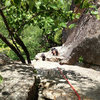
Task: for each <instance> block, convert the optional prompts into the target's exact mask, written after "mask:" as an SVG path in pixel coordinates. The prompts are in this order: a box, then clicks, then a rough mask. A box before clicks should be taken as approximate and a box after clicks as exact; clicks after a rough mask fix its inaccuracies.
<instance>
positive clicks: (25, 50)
mask: <svg viewBox="0 0 100 100" xmlns="http://www.w3.org/2000/svg"><path fill="white" fill-rule="evenodd" d="M0 14H1V16H2V18H3V21H4V23H5V25H6V28H7V30H8V32H9V35H10V36H11V37H13V38H14V39H15V40H16V42H17V43H18V44H19V45H20V46H21V47H22V49H23V51H24V52H25V54H26V57H27V61H28V63H31V60H30V55H29V52H28V50H27V48H26V46H25V45H24V43H23V41H22V40H21V39H20V37H19V36H18V35H17V34H16V36H14V34H15V33H14V32H13V31H12V30H11V29H10V27H9V25H8V22H7V19H6V17H5V16H4V13H3V11H2V10H1V9H0Z"/></svg>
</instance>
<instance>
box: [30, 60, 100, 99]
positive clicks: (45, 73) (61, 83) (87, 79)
mask: <svg viewBox="0 0 100 100" xmlns="http://www.w3.org/2000/svg"><path fill="white" fill-rule="evenodd" d="M32 63H33V65H34V67H35V68H36V69H37V71H38V73H37V74H38V75H39V76H40V79H41V82H40V91H39V98H38V100H48V99H50V100H78V98H77V96H76V95H75V93H74V91H73V90H72V88H71V87H70V85H69V84H68V83H67V82H66V80H65V79H64V78H63V77H62V75H61V74H60V71H59V70H58V68H57V67H59V68H61V70H62V71H63V73H64V75H65V76H66V77H67V79H68V80H69V82H70V83H71V84H72V85H73V87H74V88H75V89H76V91H77V92H78V93H79V95H80V97H81V99H82V100H99V99H100V77H99V75H100V71H96V70H94V69H89V68H83V67H80V66H75V65H74V66H73V65H60V64H59V63H58V62H50V61H41V60H38V61H33V62H32ZM99 68H100V67H99ZM46 98H47V99H46Z"/></svg>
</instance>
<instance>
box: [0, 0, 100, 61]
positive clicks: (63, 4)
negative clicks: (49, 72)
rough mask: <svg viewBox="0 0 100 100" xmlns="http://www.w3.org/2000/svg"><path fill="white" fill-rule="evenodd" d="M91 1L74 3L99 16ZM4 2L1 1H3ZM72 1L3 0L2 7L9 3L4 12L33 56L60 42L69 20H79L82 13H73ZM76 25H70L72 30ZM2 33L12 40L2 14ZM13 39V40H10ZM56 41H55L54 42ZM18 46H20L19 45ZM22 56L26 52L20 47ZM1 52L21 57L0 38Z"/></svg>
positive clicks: (0, 22)
mask: <svg viewBox="0 0 100 100" xmlns="http://www.w3.org/2000/svg"><path fill="white" fill-rule="evenodd" d="M90 1H92V0H84V2H83V0H75V4H76V5H78V4H81V5H80V8H88V7H91V8H93V9H95V10H93V11H91V14H94V15H96V17H97V18H98V19H100V16H99V15H98V12H97V11H96V8H95V6H93V5H92V4H91V3H90ZM1 3H2V4H1ZM71 3H72V0H2V2H1V1H0V8H1V7H2V6H6V9H5V10H4V11H3V12H4V14H5V15H6V18H7V21H8V24H9V26H10V29H12V30H13V32H16V31H17V30H18V31H17V32H16V34H18V35H19V36H20V37H21V38H22V40H23V42H24V43H25V45H26V47H27V48H28V50H29V53H30V55H31V59H33V58H34V56H35V55H36V54H37V53H38V52H42V51H45V50H46V49H47V48H48V47H50V46H49V45H51V42H56V43H57V44H58V45H61V36H62V31H61V29H62V28H64V27H65V28H66V27H67V26H66V24H67V22H68V21H70V20H74V19H79V18H80V13H77V14H76V13H73V11H71V10H70V6H71ZM75 26H76V25H75V24H71V25H69V26H68V28H69V29H72V28H74V27H75ZM0 32H2V33H3V35H4V36H6V37H7V39H8V40H10V38H9V36H8V32H7V30H6V28H5V25H4V23H3V21H2V19H1V17H0ZM10 42H12V41H10ZM52 44H53V43H52ZM18 47H19V46H18ZM19 49H20V50H21V53H22V55H23V56H24V57H25V54H24V52H23V50H22V48H20V47H19ZM0 50H1V52H6V54H7V55H9V56H10V57H11V58H13V59H18V58H17V56H16V55H15V53H14V52H13V51H11V50H10V49H9V48H8V47H7V45H4V43H3V42H2V41H1V40H0Z"/></svg>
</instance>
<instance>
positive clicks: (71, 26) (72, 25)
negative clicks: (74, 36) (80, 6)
mask: <svg viewBox="0 0 100 100" xmlns="http://www.w3.org/2000/svg"><path fill="white" fill-rule="evenodd" d="M75 26H76V24H70V25H69V26H68V28H69V29H72V28H74V27H75Z"/></svg>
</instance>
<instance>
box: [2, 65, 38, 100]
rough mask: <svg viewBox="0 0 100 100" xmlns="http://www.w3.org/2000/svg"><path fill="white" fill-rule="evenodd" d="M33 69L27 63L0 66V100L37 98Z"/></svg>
mask: <svg viewBox="0 0 100 100" xmlns="http://www.w3.org/2000/svg"><path fill="white" fill-rule="evenodd" d="M33 71H34V69H33V68H32V66H29V65H22V64H9V65H5V66H0V75H1V76H2V77H3V82H2V83H1V84H0V100H37V99H30V98H34V97H35V98H36V93H37V90H36V88H37V85H35V84H36V78H35V77H34V72H33ZM30 96H31V97H30Z"/></svg>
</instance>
